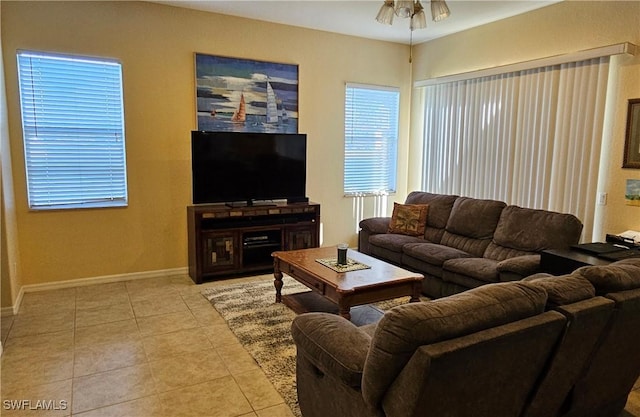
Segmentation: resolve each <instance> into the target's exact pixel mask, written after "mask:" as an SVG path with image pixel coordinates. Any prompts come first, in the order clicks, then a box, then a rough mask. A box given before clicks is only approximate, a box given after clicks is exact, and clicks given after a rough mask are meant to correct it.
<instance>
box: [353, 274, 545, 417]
mask: <svg viewBox="0 0 640 417" xmlns="http://www.w3.org/2000/svg"><path fill="white" fill-rule="evenodd" d="M546 299H547V296H546V293H545V292H544V290H542V289H541V288H537V287H535V286H533V285H531V284H527V283H522V282H508V283H501V284H494V285H485V286H482V287H480V288H476V289H473V290H470V291H466V292H464V293H461V294H456V295H453V296H451V297H446V298H441V299H438V300H435V301H429V302H420V303H410V304H406V305H401V306H398V307H394V308H392V309H391V310H389V311H387V312H386V313H385V315H384V316H383V317H382V319H381V320H380V322H379V323H378V326H377V328H376V331H375V333H374V337H373V339H372V340H371V347H370V349H369V355H368V356H367V360H366V362H365V366H364V374H363V380H362V381H363V384H362V394H363V396H364V399H365V401H366V402H367V403H368V404H369V405H370V406H372V407H377V406H378V405H379V404H380V401H381V400H382V397H383V396H384V394H385V392H386V391H387V389H388V388H389V386H390V385H391V383H392V382H393V381H394V380H395V379H396V377H397V376H398V374H399V373H400V371H401V370H402V368H404V366H405V365H406V364H407V362H408V361H409V359H410V358H411V356H412V355H413V354H414V352H415V351H416V349H417V348H418V347H419V346H422V345H428V344H432V343H436V342H441V341H444V340H450V339H453V338H456V337H460V336H463V335H467V334H471V333H475V332H478V331H481V330H485V329H488V328H491V327H495V326H500V325H503V324H506V323H510V322H514V321H517V320H521V319H524V318H527V317H531V316H533V315H536V314H540V313H542V312H543V311H544V307H545V303H546Z"/></svg>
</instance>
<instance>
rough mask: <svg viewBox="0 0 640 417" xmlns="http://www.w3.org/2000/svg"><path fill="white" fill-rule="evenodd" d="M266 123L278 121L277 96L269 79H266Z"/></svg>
mask: <svg viewBox="0 0 640 417" xmlns="http://www.w3.org/2000/svg"><path fill="white" fill-rule="evenodd" d="M267 123H278V103H277V97H276V93H275V91H273V87H271V83H270V82H269V81H267Z"/></svg>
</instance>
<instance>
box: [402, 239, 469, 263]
mask: <svg viewBox="0 0 640 417" xmlns="http://www.w3.org/2000/svg"><path fill="white" fill-rule="evenodd" d="M402 251H403V252H404V254H405V255H406V256H410V257H412V258H416V259H419V260H421V261H423V262H427V263H430V264H432V265H437V266H441V265H442V264H443V263H444V261H446V260H449V259H456V258H470V257H471V255H470V254H468V253H467V252H465V251H462V250H460V249H456V248H450V247H448V246H443V245H438V244H437V243H428V242H420V243H406V244H405V245H404V246H402Z"/></svg>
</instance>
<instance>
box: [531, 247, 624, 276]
mask: <svg viewBox="0 0 640 417" xmlns="http://www.w3.org/2000/svg"><path fill="white" fill-rule="evenodd" d="M611 262H612V261H609V260H606V259H602V258H598V257H597V256H593V255H589V254H588V253H585V252H581V251H579V250H575V249H547V250H544V251H542V254H541V256H540V267H541V268H542V272H546V273H548V274H553V275H564V274H570V273H571V272H573V271H575V270H576V269H578V268H580V267H583V266H592V265H608V264H610V263H611Z"/></svg>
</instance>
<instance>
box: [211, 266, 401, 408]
mask: <svg viewBox="0 0 640 417" xmlns="http://www.w3.org/2000/svg"><path fill="white" fill-rule="evenodd" d="M303 291H309V289H308V288H307V287H305V286H304V285H302V284H300V283H298V282H297V281H295V280H294V279H292V278H290V277H287V276H285V277H284V286H283V288H282V294H283V295H288V294H295V293H299V292H303ZM202 294H203V295H204V296H205V297H206V298H207V299H208V300H209V301H210V302H211V304H212V305H213V307H214V308H215V309H216V310H217V311H218V312H219V313H220V315H221V316H222V317H223V318H224V319H225V321H226V322H227V325H228V326H229V328H230V329H231V331H232V332H233V333H234V334H235V335H236V337H237V338H238V340H239V341H240V343H241V344H242V346H244V348H245V349H246V350H247V351H248V352H249V354H250V355H251V356H253V358H254V359H255V360H256V362H257V363H258V365H259V366H260V367H261V368H262V370H263V371H264V373H265V374H266V376H267V378H268V379H269V381H271V383H272V384H273V386H274V388H275V389H276V390H277V391H278V392H279V393H280V395H282V397H283V399H284V401H285V402H286V403H287V405H288V406H289V407H290V408H291V411H292V412H293V414H294V415H295V416H297V417H300V416H301V414H300V408H299V407H298V395H297V392H296V347H295V344H294V342H293V339H292V337H291V322H292V321H293V319H294V317H295V316H296V314H295V313H294V312H293V311H292V310H290V309H289V308H288V307H286V306H285V305H284V304H281V303H276V302H275V288H274V286H273V275H260V276H256V279H255V280H250V281H246V282H243V283H239V284H231V285H226V286H220V287H212V288H208V289H206V290H204V291H203V292H202ZM408 301H409V297H402V298H398V299H394V300H389V301H385V302H382V303H377V304H376V307H377V308H378V309H381V310H386V309H389V308H391V307H393V306H396V305H399V304H403V303H406V302H408Z"/></svg>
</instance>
